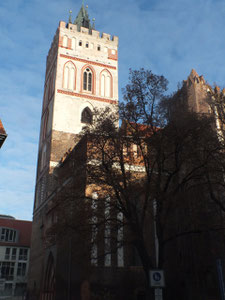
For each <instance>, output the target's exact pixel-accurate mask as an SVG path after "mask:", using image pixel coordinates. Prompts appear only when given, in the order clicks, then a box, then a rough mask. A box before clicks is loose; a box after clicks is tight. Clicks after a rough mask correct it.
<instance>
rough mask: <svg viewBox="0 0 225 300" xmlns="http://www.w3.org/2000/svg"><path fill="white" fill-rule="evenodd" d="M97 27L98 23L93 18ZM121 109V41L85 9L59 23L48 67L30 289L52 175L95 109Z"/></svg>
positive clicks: (39, 268) (35, 280) (39, 260)
mask: <svg viewBox="0 0 225 300" xmlns="http://www.w3.org/2000/svg"><path fill="white" fill-rule="evenodd" d="M93 22H94V19H93ZM117 105H118V38H117V37H116V36H113V37H112V36H110V34H106V33H102V34H101V33H100V32H99V31H97V30H95V26H94V23H93V24H91V22H90V19H89V16H88V11H87V6H86V8H85V7H84V5H82V7H81V9H80V12H79V14H78V15H77V17H76V19H75V21H74V22H72V17H71V12H70V17H69V21H68V23H66V22H63V21H61V22H59V27H58V29H57V31H56V34H55V36H54V38H53V42H52V45H51V48H50V50H49V53H48V56H47V62H46V73H45V84H44V96H43V108H42V115H41V128H40V138H39V150H38V164H37V177H36V187H35V201H34V211H33V231H32V250H31V264H30V266H31V268H30V279H29V281H30V283H29V285H30V288H33V289H36V288H37V290H38V287H40V285H41V274H42V272H43V264H44V254H43V253H44V250H43V249H44V247H45V245H44V232H45V228H46V222H47V221H46V220H47V219H46V215H47V211H48V203H49V202H50V200H51V194H52V191H53V187H54V182H53V179H52V177H54V176H52V173H53V170H54V168H55V167H56V166H57V165H58V163H59V161H60V159H61V158H62V157H63V155H64V154H65V152H67V151H68V149H70V148H73V147H74V145H75V144H76V141H77V139H78V137H77V134H79V133H80V131H81V130H82V128H83V126H85V125H87V124H90V123H92V121H93V110H94V108H105V107H107V106H111V107H112V108H115V109H117Z"/></svg>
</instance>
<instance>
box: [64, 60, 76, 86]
mask: <svg viewBox="0 0 225 300" xmlns="http://www.w3.org/2000/svg"><path fill="white" fill-rule="evenodd" d="M75 77H76V69H75V65H74V64H73V63H72V62H68V63H66V64H65V66H64V73H63V88H64V89H69V90H75V80H76V78H75Z"/></svg>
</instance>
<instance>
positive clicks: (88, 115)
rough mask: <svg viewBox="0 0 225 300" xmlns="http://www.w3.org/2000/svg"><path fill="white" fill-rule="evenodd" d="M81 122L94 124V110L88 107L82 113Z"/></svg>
mask: <svg viewBox="0 0 225 300" xmlns="http://www.w3.org/2000/svg"><path fill="white" fill-rule="evenodd" d="M81 122H82V123H86V124H92V112H91V110H90V109H89V108H88V107H86V108H85V109H84V110H83V111H82V114H81Z"/></svg>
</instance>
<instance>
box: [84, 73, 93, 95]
mask: <svg viewBox="0 0 225 300" xmlns="http://www.w3.org/2000/svg"><path fill="white" fill-rule="evenodd" d="M92 78H93V75H92V71H91V69H89V68H86V69H85V71H84V74H83V90H84V91H88V92H91V91H92Z"/></svg>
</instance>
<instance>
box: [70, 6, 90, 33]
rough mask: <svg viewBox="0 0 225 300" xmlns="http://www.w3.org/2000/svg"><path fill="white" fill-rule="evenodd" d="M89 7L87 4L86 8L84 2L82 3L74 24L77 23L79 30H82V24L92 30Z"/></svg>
mask: <svg viewBox="0 0 225 300" xmlns="http://www.w3.org/2000/svg"><path fill="white" fill-rule="evenodd" d="M87 8H88V6H87V5H86V8H85V7H84V3H82V6H81V9H80V11H79V13H78V15H77V17H76V19H75V21H74V24H76V25H77V26H78V29H79V30H80V27H81V26H82V27H86V28H88V29H90V30H91V29H92V27H91V22H90V19H89V15H88V11H87Z"/></svg>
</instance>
